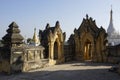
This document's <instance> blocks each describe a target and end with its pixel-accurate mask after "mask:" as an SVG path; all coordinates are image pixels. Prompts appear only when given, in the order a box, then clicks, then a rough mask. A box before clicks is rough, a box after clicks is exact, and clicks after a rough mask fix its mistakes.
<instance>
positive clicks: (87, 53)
mask: <svg viewBox="0 0 120 80" xmlns="http://www.w3.org/2000/svg"><path fill="white" fill-rule="evenodd" d="M91 59H92V43H91V41H90V40H88V39H87V40H86V42H85V45H84V60H91Z"/></svg>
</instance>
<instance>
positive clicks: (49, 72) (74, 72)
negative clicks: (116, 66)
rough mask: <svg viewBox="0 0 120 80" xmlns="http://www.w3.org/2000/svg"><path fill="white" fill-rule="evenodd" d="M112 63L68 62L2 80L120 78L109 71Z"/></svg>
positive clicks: (102, 79)
mask: <svg viewBox="0 0 120 80" xmlns="http://www.w3.org/2000/svg"><path fill="white" fill-rule="evenodd" d="M111 67H112V64H105V63H93V62H76V61H74V62H68V63H64V64H59V65H54V66H50V67H46V68H42V69H38V70H32V71H29V72H26V73H16V74H12V75H4V74H2V73H0V80H120V75H119V74H117V73H114V72H110V71H108V70H109V69H110V68H111Z"/></svg>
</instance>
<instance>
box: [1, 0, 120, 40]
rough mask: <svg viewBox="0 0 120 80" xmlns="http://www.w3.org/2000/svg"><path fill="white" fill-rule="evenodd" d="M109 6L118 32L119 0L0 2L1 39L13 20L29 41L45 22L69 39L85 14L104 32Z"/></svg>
mask: <svg viewBox="0 0 120 80" xmlns="http://www.w3.org/2000/svg"><path fill="white" fill-rule="evenodd" d="M111 5H112V9H113V24H114V27H115V29H116V30H117V31H120V0H0V28H1V30H0V39H1V38H2V37H3V36H4V35H5V34H6V29H8V25H9V24H10V23H11V22H12V21H15V22H16V23H17V24H18V25H19V28H20V30H21V34H22V35H23V36H24V37H25V36H26V37H27V38H28V37H30V38H32V36H33V33H34V28H36V29H37V32H38V31H39V29H45V26H46V24H47V23H50V26H54V25H55V23H56V21H57V20H58V21H59V22H60V25H61V28H62V30H63V32H66V34H67V38H68V37H69V35H70V34H71V33H73V30H74V28H78V27H79V26H80V24H81V22H82V20H83V18H84V17H85V16H86V14H88V15H89V16H90V17H92V18H93V19H95V20H96V24H97V25H98V27H100V26H103V28H105V29H107V27H108V25H109V20H110V10H111Z"/></svg>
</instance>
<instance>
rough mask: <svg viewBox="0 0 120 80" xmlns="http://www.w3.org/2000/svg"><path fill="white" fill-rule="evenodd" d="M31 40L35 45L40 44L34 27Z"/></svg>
mask: <svg viewBox="0 0 120 80" xmlns="http://www.w3.org/2000/svg"><path fill="white" fill-rule="evenodd" d="M33 42H34V45H35V46H38V45H39V44H40V41H39V38H38V36H37V34H36V28H34V35H33Z"/></svg>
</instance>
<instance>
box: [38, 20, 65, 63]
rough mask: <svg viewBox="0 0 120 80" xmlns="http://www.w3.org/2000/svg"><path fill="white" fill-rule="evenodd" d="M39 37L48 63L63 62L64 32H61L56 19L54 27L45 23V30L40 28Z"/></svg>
mask: <svg viewBox="0 0 120 80" xmlns="http://www.w3.org/2000/svg"><path fill="white" fill-rule="evenodd" d="M39 38H40V41H41V45H43V46H44V47H45V54H44V56H45V58H48V59H49V65H53V64H57V63H62V62H64V60H65V57H64V41H65V33H63V32H62V30H61V28H60V24H59V22H58V21H57V22H56V24H55V26H54V27H50V25H49V24H47V25H46V29H45V30H43V31H42V30H40V31H39Z"/></svg>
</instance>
